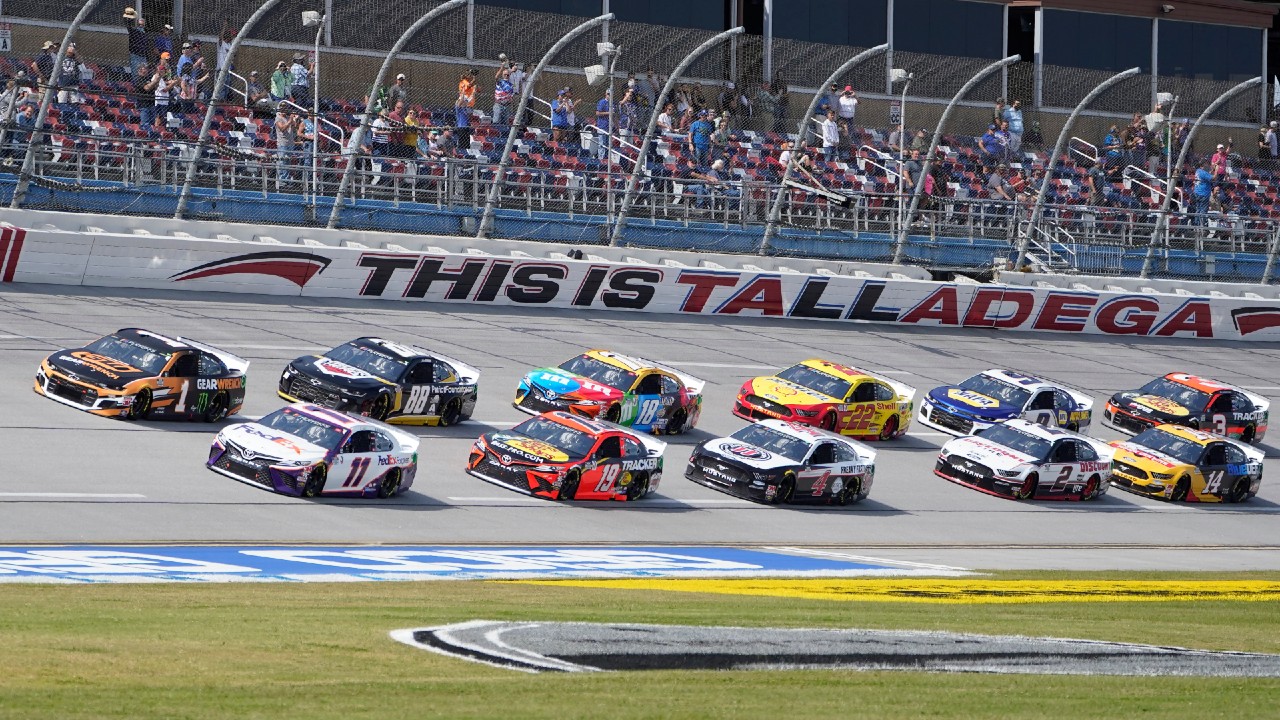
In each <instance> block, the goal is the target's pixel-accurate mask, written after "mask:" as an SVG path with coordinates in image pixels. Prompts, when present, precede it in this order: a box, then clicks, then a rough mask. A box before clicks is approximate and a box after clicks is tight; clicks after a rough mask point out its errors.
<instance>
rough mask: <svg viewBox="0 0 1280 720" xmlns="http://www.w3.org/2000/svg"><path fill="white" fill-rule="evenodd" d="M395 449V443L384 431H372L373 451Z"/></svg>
mask: <svg viewBox="0 0 1280 720" xmlns="http://www.w3.org/2000/svg"><path fill="white" fill-rule="evenodd" d="M395 449H396V444H395V442H393V441H392V440H391V438H390V437H388V436H387V435H386V434H385V433H380V432H374V433H373V452H391V451H392V450H395Z"/></svg>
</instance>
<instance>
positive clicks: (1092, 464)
mask: <svg viewBox="0 0 1280 720" xmlns="http://www.w3.org/2000/svg"><path fill="white" fill-rule="evenodd" d="M1110 469H1111V464H1110V463H1105V462H1098V461H1096V460H1088V461H1085V462H1082V463H1080V472H1106V471H1107V470H1110Z"/></svg>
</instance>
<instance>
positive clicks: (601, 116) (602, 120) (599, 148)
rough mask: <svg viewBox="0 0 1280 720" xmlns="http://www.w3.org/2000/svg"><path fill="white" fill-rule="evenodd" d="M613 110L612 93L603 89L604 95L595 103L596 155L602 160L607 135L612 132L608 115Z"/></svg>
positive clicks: (606, 144)
mask: <svg viewBox="0 0 1280 720" xmlns="http://www.w3.org/2000/svg"><path fill="white" fill-rule="evenodd" d="M612 112H613V93H612V92H610V91H609V90H605V91H604V97H602V98H600V101H599V102H597V103H596V123H595V128H596V157H597V158H599V159H601V160H603V159H604V155H605V153H606V152H607V151H608V147H609V145H610V144H611V143H610V142H609V139H608V138H609V136H610V135H611V134H612V133H613V130H612V128H611V125H612V123H610V122H609V116H610V115H611V114H612Z"/></svg>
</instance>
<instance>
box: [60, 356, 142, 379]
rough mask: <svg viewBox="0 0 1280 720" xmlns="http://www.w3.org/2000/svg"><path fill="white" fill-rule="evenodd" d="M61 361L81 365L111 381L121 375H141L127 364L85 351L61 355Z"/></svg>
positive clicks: (136, 369)
mask: <svg viewBox="0 0 1280 720" xmlns="http://www.w3.org/2000/svg"><path fill="white" fill-rule="evenodd" d="M61 359H62V360H66V361H67V362H70V363H72V364H75V365H83V366H85V367H88V368H89V369H90V370H93V371H94V372H97V373H101V374H102V375H105V376H107V377H109V378H111V379H112V380H118V379H120V376H122V375H139V374H141V373H142V371H141V370H139V369H138V368H136V367H134V366H132V365H130V364H129V363H127V362H122V361H120V360H116V359H115V358H109V357H107V356H106V355H98V354H97V353H91V352H88V351H87V350H77V351H75V352H73V353H71V354H70V356H67V355H62V356H61Z"/></svg>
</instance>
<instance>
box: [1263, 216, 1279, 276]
mask: <svg viewBox="0 0 1280 720" xmlns="http://www.w3.org/2000/svg"><path fill="white" fill-rule="evenodd" d="M1277 252H1280V225H1272V226H1271V247H1270V248H1268V249H1267V266H1266V267H1265V268H1263V269H1262V284H1263V285H1270V284H1271V275H1272V274H1273V273H1274V272H1275V269H1276V253H1277Z"/></svg>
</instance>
